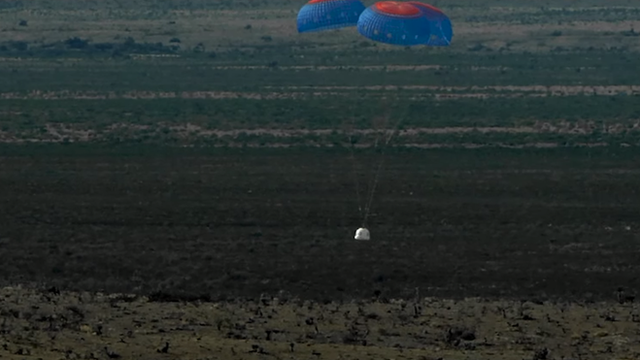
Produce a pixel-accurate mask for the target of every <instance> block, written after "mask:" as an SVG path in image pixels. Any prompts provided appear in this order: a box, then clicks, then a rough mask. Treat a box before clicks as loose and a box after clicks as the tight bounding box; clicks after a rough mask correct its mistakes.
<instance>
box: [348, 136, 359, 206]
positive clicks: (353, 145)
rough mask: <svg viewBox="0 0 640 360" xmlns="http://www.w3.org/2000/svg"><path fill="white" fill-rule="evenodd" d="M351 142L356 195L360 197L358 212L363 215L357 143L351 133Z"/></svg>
mask: <svg viewBox="0 0 640 360" xmlns="http://www.w3.org/2000/svg"><path fill="white" fill-rule="evenodd" d="M349 142H350V143H351V146H350V147H349V149H350V150H351V161H352V163H353V181H355V183H356V197H357V199H358V214H359V215H360V216H362V202H361V201H360V181H358V171H357V168H356V165H357V162H356V155H355V151H354V149H353V148H354V147H355V144H354V142H353V135H349Z"/></svg>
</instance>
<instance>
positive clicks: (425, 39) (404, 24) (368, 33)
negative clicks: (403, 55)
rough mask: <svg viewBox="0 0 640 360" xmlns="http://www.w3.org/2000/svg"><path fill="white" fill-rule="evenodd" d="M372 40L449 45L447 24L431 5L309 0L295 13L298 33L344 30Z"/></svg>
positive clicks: (389, 42)
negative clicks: (352, 29) (351, 28)
mask: <svg viewBox="0 0 640 360" xmlns="http://www.w3.org/2000/svg"><path fill="white" fill-rule="evenodd" d="M353 26H355V27H357V29H358V32H359V33H360V34H361V35H362V36H364V37H366V38H368V39H370V40H373V41H377V42H381V43H386V44H392V45H400V46H414V45H426V46H449V44H450V43H451V40H452V38H453V29H452V26H451V21H450V20H449V17H447V15H445V13H444V12H443V11H442V10H440V9H438V8H436V7H435V6H433V5H429V4H426V3H422V2H419V1H406V2H402V1H379V2H376V3H374V4H373V5H371V6H369V7H365V6H364V4H363V3H362V2H361V1H360V0H311V1H309V2H308V3H307V4H306V5H304V6H303V7H302V8H301V9H300V11H299V12H298V32H299V33H306V32H316V31H325V30H331V29H338V28H344V27H353Z"/></svg>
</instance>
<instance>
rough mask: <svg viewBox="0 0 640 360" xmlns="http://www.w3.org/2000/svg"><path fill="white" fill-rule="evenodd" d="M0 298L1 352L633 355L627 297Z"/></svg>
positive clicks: (23, 292)
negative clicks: (585, 300)
mask: <svg viewBox="0 0 640 360" xmlns="http://www.w3.org/2000/svg"><path fill="white" fill-rule="evenodd" d="M0 297H1V299H2V302H1V303H0V304H1V305H0V311H1V312H2V324H0V333H1V334H2V335H1V336H2V340H1V342H2V343H3V345H2V348H0V354H2V355H4V356H6V357H8V358H17V357H16V356H17V355H22V356H21V357H20V358H32V359H36V358H40V359H45V360H48V359H61V358H66V359H88V358H94V359H95V358H97V359H103V358H108V356H107V353H110V354H111V356H113V357H115V356H116V355H115V354H117V355H119V356H121V357H122V358H124V359H132V358H142V359H158V358H161V356H162V358H173V359H185V360H186V359H229V360H231V359H251V358H275V359H349V358H351V359H358V358H359V359H363V358H369V359H373V358H375V359H438V358H441V359H466V358H469V357H473V358H483V359H489V358H490V359H498V360H499V359H505V360H507V359H518V360H520V359H537V360H542V359H560V358H563V357H565V358H567V357H568V358H580V357H581V356H583V355H585V354H589V358H590V359H611V358H616V359H632V358H637V356H638V354H639V353H640V345H639V344H638V343H637V342H635V341H634V339H635V338H636V337H637V331H638V330H637V328H638V324H637V323H638V321H639V319H640V318H639V315H638V309H637V306H636V305H634V304H631V303H624V304H618V303H613V302H611V303H592V304H575V303H573V304H570V303H561V304H550V303H542V302H538V301H534V302H531V301H521V302H519V301H489V300H482V299H466V300H462V301H454V300H442V299H432V298H426V299H422V300H420V301H419V302H415V301H393V300H391V301H389V300H371V301H361V302H353V303H335V302H331V303H325V304H319V303H313V302H309V301H305V302H303V301H298V300H293V299H288V298H287V297H286V296H282V297H281V298H279V299H278V298H264V299H260V301H247V302H245V301H237V302H234V303H202V302H199V301H194V302H176V303H161V302H150V301H149V299H148V298H144V297H140V298H138V297H135V296H125V295H105V294H89V293H67V292H64V293H61V294H57V293H53V292H41V291H35V290H32V289H23V288H19V287H18V288H5V289H2V290H0ZM167 344H168V348H167ZM163 348H164V349H165V350H166V353H164V352H163ZM545 354H546V355H545Z"/></svg>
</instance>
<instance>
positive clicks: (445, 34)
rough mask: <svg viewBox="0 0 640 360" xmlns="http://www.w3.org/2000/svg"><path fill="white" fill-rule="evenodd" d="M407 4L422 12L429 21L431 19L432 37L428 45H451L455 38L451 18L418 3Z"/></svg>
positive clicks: (432, 7) (433, 8)
mask: <svg viewBox="0 0 640 360" xmlns="http://www.w3.org/2000/svg"><path fill="white" fill-rule="evenodd" d="M407 3H408V4H411V5H413V6H415V7H417V8H419V9H420V10H422V12H423V13H424V15H425V16H426V17H427V19H429V23H430V25H431V27H430V31H431V36H430V38H429V41H428V42H427V44H426V45H429V46H448V45H449V44H450V43H451V39H452V38H453V29H452V27H451V20H449V17H447V15H445V14H444V13H443V12H442V10H440V9H438V8H437V7H435V6H432V5H429V4H425V3H421V2H417V1H409V2H407Z"/></svg>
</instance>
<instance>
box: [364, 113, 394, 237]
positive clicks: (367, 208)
mask: <svg viewBox="0 0 640 360" xmlns="http://www.w3.org/2000/svg"><path fill="white" fill-rule="evenodd" d="M403 119H404V116H400V118H399V119H398V121H397V122H396V124H395V125H394V126H393V128H391V134H389V137H388V138H387V140H386V141H385V142H384V145H383V147H382V149H381V150H380V162H379V163H378V168H377V169H376V173H375V175H374V178H373V184H372V185H371V192H370V193H369V200H368V201H367V204H366V206H365V209H364V218H363V220H362V227H363V228H366V223H367V219H368V218H369V214H370V212H371V207H372V205H373V196H374V194H375V191H376V187H377V186H378V180H379V179H380V171H381V170H382V165H383V164H384V155H385V150H386V148H387V146H388V145H389V143H390V142H391V139H392V138H393V136H394V135H395V134H396V131H397V128H398V127H399V126H400V123H402V120H403ZM378 140H379V138H377V139H376V143H375V145H376V147H377V145H378Z"/></svg>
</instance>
